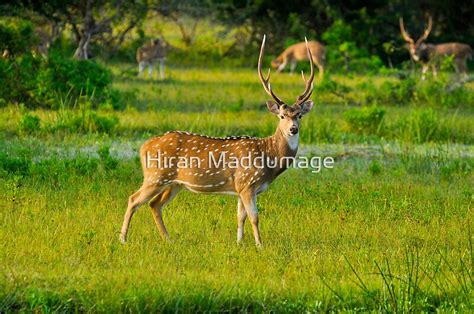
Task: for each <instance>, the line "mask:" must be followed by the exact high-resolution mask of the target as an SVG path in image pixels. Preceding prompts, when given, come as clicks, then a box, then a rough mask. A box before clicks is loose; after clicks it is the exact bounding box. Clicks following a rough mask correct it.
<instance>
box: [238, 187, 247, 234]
mask: <svg viewBox="0 0 474 314" xmlns="http://www.w3.org/2000/svg"><path fill="white" fill-rule="evenodd" d="M246 218H247V212H246V211H245V207H244V204H243V203H242V199H241V198H240V196H239V197H238V202H237V243H239V242H240V241H241V240H242V238H243V237H244V224H245V219H246Z"/></svg>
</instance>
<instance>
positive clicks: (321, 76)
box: [313, 58, 324, 79]
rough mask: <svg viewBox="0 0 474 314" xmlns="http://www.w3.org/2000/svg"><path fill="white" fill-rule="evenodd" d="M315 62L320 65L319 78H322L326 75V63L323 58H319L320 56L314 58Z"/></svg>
mask: <svg viewBox="0 0 474 314" xmlns="http://www.w3.org/2000/svg"><path fill="white" fill-rule="evenodd" d="M313 63H314V64H315V65H316V66H317V67H318V71H319V74H318V75H319V78H320V79H322V78H323V75H324V65H323V61H322V60H318V58H314V59H313Z"/></svg>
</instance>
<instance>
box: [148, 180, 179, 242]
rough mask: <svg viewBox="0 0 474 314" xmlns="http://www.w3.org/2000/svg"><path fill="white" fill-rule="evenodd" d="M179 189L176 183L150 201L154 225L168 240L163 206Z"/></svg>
mask: <svg viewBox="0 0 474 314" xmlns="http://www.w3.org/2000/svg"><path fill="white" fill-rule="evenodd" d="M180 190H181V188H180V187H179V186H177V185H175V186H172V187H168V188H166V189H165V190H164V191H163V192H161V193H160V194H158V195H157V196H155V197H154V198H153V199H152V200H151V201H150V209H151V212H152V214H153V219H154V220H155V223H156V227H157V228H158V231H159V232H160V235H161V237H162V238H163V239H165V240H169V238H170V236H169V234H168V231H167V230H166V227H165V224H164V223H163V216H162V213H163V207H164V206H165V205H166V204H167V203H168V202H170V201H171V200H172V199H173V198H174V197H175V196H176V194H178V192H179V191H180Z"/></svg>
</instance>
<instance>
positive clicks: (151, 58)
mask: <svg viewBox="0 0 474 314" xmlns="http://www.w3.org/2000/svg"><path fill="white" fill-rule="evenodd" d="M167 48H168V45H167V44H166V43H165V42H164V41H163V40H160V39H152V40H150V42H148V43H146V44H144V45H143V46H141V47H139V48H138V49H137V62H138V76H139V77H140V76H142V73H143V71H144V70H145V68H146V67H148V76H149V77H151V76H152V74H153V67H154V65H155V63H156V62H157V61H159V62H160V79H164V77H165V74H164V71H165V58H166V51H167Z"/></svg>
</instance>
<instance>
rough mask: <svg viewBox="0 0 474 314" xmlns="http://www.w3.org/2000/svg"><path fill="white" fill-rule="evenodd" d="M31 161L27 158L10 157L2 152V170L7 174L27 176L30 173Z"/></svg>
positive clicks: (0, 159)
mask: <svg viewBox="0 0 474 314" xmlns="http://www.w3.org/2000/svg"><path fill="white" fill-rule="evenodd" d="M30 166H31V161H30V160H29V159H26V158H21V157H18V158H15V157H10V156H8V154H6V153H3V152H0V169H1V170H3V171H4V172H6V173H7V174H9V175H11V174H19V175H26V174H28V173H29V172H30Z"/></svg>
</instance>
